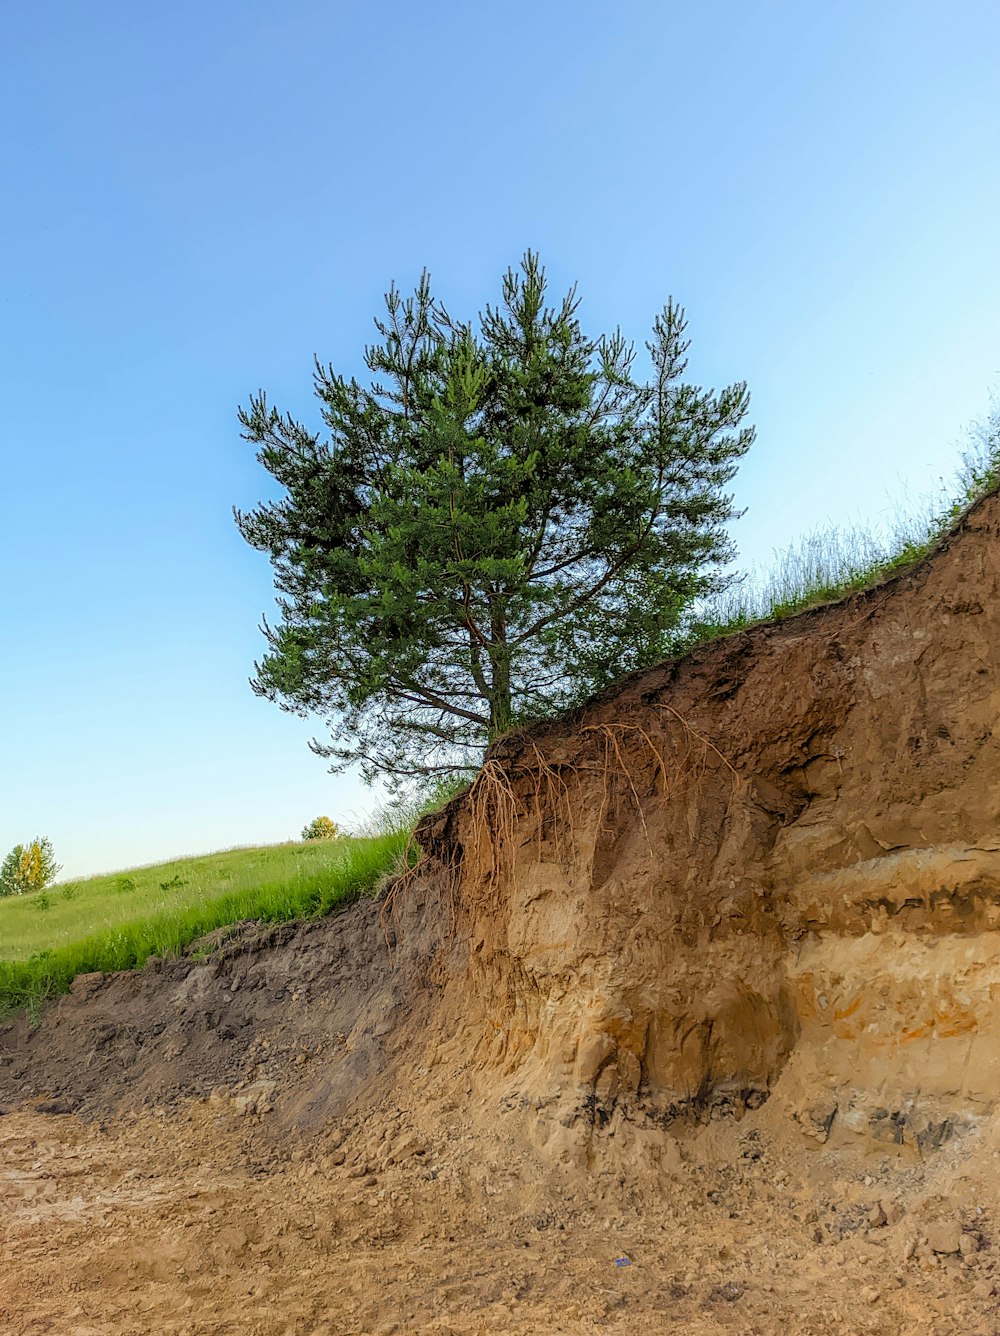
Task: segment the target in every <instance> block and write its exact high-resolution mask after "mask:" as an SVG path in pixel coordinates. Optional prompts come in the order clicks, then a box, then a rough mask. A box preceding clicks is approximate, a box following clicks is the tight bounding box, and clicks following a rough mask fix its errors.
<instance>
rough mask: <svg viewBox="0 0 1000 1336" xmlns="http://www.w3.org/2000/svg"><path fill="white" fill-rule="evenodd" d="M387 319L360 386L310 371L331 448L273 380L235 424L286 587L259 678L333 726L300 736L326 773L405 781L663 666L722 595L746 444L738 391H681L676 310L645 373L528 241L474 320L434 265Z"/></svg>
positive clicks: (267, 540)
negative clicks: (322, 738)
mask: <svg viewBox="0 0 1000 1336" xmlns="http://www.w3.org/2000/svg"><path fill="white" fill-rule="evenodd" d="M386 306H387V311H386V315H385V316H384V317H383V318H382V319H380V320H376V322H375V323H376V327H377V329H378V331H379V335H380V341H379V342H378V343H376V344H375V345H374V346H372V347H369V348H368V349H366V363H367V366H368V368H369V370H370V372H371V374H372V377H373V379H372V382H371V384H370V385H361V384H359V383H358V381H357V380H355V379H353V378H352V379H348V378H345V377H344V376H341V375H338V374H337V373H336V372H334V370H333V368H332V367H328V366H323V365H322V364H320V363H319V362H317V363H316V368H315V377H314V380H315V389H316V394H317V396H318V399H319V402H320V411H321V415H322V418H323V422H324V424H325V428H326V431H325V434H321V433H319V432H315V431H313V430H310V429H309V428H308V427H306V426H304V425H302V424H300V423H299V422H298V421H296V420H295V419H294V418H293V417H291V416H287V415H283V414H279V413H278V412H277V410H276V409H275V408H273V407H272V406H271V405H270V403H269V402H268V400H267V398H266V395H265V394H264V392H263V391H261V392H260V393H259V394H258V395H256V396H255V397H253V398H251V400H250V406H249V408H248V409H245V410H241V411H240V421H241V424H242V426H243V431H244V436H245V438H246V439H247V440H248V441H250V442H252V443H253V444H254V445H256V446H257V447H258V458H259V459H260V461H261V463H262V464H263V465H264V466H265V468H266V469H267V470H268V471H269V473H270V474H271V475H272V476H273V478H274V479H275V481H276V482H277V483H278V484H279V485H280V487H281V489H282V495H281V496H280V498H279V499H277V500H273V501H268V502H265V503H263V504H261V505H260V506H258V507H256V508H255V509H253V510H251V511H249V512H246V513H241V512H239V511H237V512H236V519H237V523H238V525H239V528H240V531H241V532H242V534H243V536H244V537H245V538H246V539H247V541H248V542H249V543H250V544H252V546H254V547H255V548H257V549H259V550H260V551H263V552H266V553H268V555H269V556H270V558H271V561H272V563H273V566H274V571H275V583H276V587H277V589H278V591H279V608H280V616H279V619H278V620H277V624H276V625H269V624H268V623H267V622H266V621H265V624H264V631H265V634H266V636H267V642H268V652H267V654H266V656H265V657H264V658H263V660H262V661H261V662H260V663H258V664H257V676H256V678H255V680H254V682H253V685H254V688H255V690H256V691H257V692H258V693H259V694H261V695H263V696H265V697H267V698H269V699H271V700H274V701H277V702H278V703H280V704H281V705H282V706H283V707H284V708H286V709H290V710H293V711H295V712H298V713H301V714H309V713H314V712H315V713H319V714H321V715H324V716H326V717H327V718H329V719H330V721H331V724H332V737H331V740H330V741H329V742H327V743H320V742H316V743H314V744H313V745H314V747H315V749H316V750H317V751H319V752H320V753H321V754H322V755H324V756H327V757H329V758H331V759H332V760H333V761H334V763H335V768H336V767H337V766H339V765H343V764H347V763H350V762H352V761H355V760H359V761H360V762H361V763H362V766H363V769H364V771H365V773H366V775H367V776H368V777H369V778H372V777H373V776H374V775H376V774H383V775H391V776H396V777H397V778H404V777H406V776H410V775H427V774H434V773H440V772H442V771H447V770H450V769H454V768H456V767H462V766H475V765H477V764H478V762H479V760H480V758H481V755H482V750H483V747H484V745H485V744H486V743H488V742H489V741H490V740H492V739H494V738H496V737H497V736H498V735H499V734H501V733H503V732H504V731H505V730H506V729H508V728H509V727H510V726H511V725H512V724H516V723H520V722H522V721H526V720H529V719H532V718H536V717H538V716H540V715H543V714H546V713H549V712H551V711H553V710H556V709H559V708H560V707H564V706H567V705H570V704H572V703H573V702H575V701H578V700H579V699H581V698H583V697H585V696H586V695H588V694H589V693H591V692H593V691H594V690H596V689H598V688H600V687H602V686H604V685H605V684H607V683H608V682H610V681H612V680H613V679H615V678H616V677H618V676H620V675H622V674H623V673H626V672H628V671H629V670H631V669H635V668H641V667H644V666H646V665H647V664H649V663H651V662H653V661H655V660H656V659H658V658H661V657H663V656H664V655H665V654H666V653H668V652H669V650H670V648H671V644H672V640H673V637H675V635H676V631H677V627H678V623H679V620H680V619H681V617H682V615H683V614H684V612H685V610H686V609H688V608H689V607H690V605H691V603H692V601H693V600H695V599H697V598H699V597H701V596H703V595H705V594H706V593H709V592H711V591H712V590H714V589H717V588H719V587H720V585H721V584H722V583H723V581H722V578H721V577H720V575H719V567H720V566H721V564H723V563H725V562H726V561H728V560H729V559H730V558H731V555H732V553H731V546H730V542H729V539H728V537H727V530H726V525H727V523H728V521H729V520H730V519H732V517H733V515H734V510H733V506H732V499H731V497H730V496H729V495H727V493H726V490H725V489H726V485H727V484H728V483H729V481H730V480H731V479H732V477H733V475H734V473H735V471H736V467H737V462H738V460H739V459H740V457H741V456H742V455H743V454H744V453H745V452H746V450H747V449H748V448H749V446H750V444H751V442H752V440H753V436H754V432H753V429H752V428H751V427H749V426H744V425H742V424H743V421H744V418H745V416H746V412H747V407H748V403H749V396H748V393H747V388H746V386H745V384H735V385H731V386H729V387H728V388H726V389H723V390H721V391H718V392H716V391H715V390H704V389H701V388H698V387H697V386H694V385H691V384H688V383H686V382H685V381H684V379H683V377H684V373H685V369H686V365H687V363H686V356H685V354H686V350H687V347H688V343H687V341H686V339H685V336H684V332H685V316H684V311H683V310H682V308H681V307H679V306H678V305H676V304H675V303H674V302H672V301H671V302H669V303H668V305H667V306H666V308H665V309H664V310H663V312H662V313H661V314H660V315H659V316H658V317H657V319H656V321H655V322H654V325H653V334H652V338H651V340H650V341H649V343H648V344H647V348H648V350H649V355H650V358H651V362H652V375H651V376H650V378H648V379H646V380H642V379H639V378H637V377H636V375H635V353H634V348H633V347H632V346H631V345H630V344H629V343H628V342H627V341H626V339H625V338H624V336H623V335H622V334H621V333H620V332H618V331H616V332H615V333H613V334H610V335H603V336H600V337H597V338H593V337H590V336H588V335H586V334H585V333H584V331H583V329H582V328H581V325H580V322H579V319H578V314H577V312H578V300H577V297H576V294H575V289H574V290H572V291H570V293H569V294H568V295H567V296H566V297H564V298H563V300H562V301H561V302H560V303H558V304H556V305H549V304H547V301H546V281H545V274H544V270H543V269H542V267H541V265H540V264H539V260H538V257H537V256H536V255H535V254H533V253H531V252H529V253H528V254H527V255H526V256H525V257H524V259H523V261H522V263H521V266H520V270H519V271H513V270H510V271H508V272H507V274H506V275H505V277H504V279H503V297H502V302H501V303H500V305H499V306H497V307H493V306H487V308H486V310H485V311H484V312H483V313H481V315H480V316H479V317H478V320H477V322H475V324H473V323H463V322H459V321H457V320H455V319H453V318H452V317H451V316H450V315H449V313H448V312H447V311H446V310H445V309H444V308H443V307H442V306H441V305H440V304H439V303H438V302H436V301H435V300H434V298H433V297H432V295H431V288H430V281H429V279H428V276H427V275H426V274H425V275H424V276H423V277H422V279H421V281H420V284H419V286H418V287H417V289H416V292H415V293H414V295H413V296H412V297H410V298H407V299H404V298H403V297H401V296H400V294H399V292H398V291H397V290H396V288H395V287H393V288H391V289H390V291H389V292H388V294H387V296H386Z"/></svg>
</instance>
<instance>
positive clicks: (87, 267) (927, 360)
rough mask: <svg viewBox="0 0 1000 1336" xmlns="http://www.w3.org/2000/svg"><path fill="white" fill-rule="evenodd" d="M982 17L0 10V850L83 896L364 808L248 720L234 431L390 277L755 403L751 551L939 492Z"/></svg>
mask: <svg viewBox="0 0 1000 1336" xmlns="http://www.w3.org/2000/svg"><path fill="white" fill-rule="evenodd" d="M998 52H1000V8H998V7H997V6H996V5H994V4H992V3H981V4H969V3H967V4H963V3H958V4H956V5H954V6H952V7H949V8H948V9H946V8H945V7H943V6H941V5H940V4H934V5H931V4H926V3H920V2H919V0H918V2H917V3H912V2H911V3H906V4H902V3H879V4H872V3H871V2H870V0H868V3H865V4H860V3H834V4H831V5H827V6H822V7H820V6H813V5H803V4H801V3H745V2H743V3H711V2H710V3H702V4H697V5H693V4H687V5H678V4H671V3H663V2H662V0H661V2H660V3H652V2H646V0H641V2H636V3H629V2H628V0H624V2H623V3H619V4H616V5H610V4H596V3H590V2H589V0H572V2H570V0H555V2H554V3H550V4H547V5H545V6H537V5H534V4H531V5H529V4H527V3H521V0H514V2H513V3H510V2H508V3H504V4H502V5H499V4H482V5H468V4H457V3H450V0H449V2H448V3H430V2H429V3H426V4H424V5H422V6H418V5H413V4H402V3H389V4H382V5H380V6H374V5H360V4H353V5H348V4H331V3H327V4H321V3H317V2H316V0H286V2H285V3H283V4H282V5H280V6H279V5H276V4H273V3H268V4H264V3H260V2H252V0H250V2H244V3H240V4H237V3H235V2H233V0H201V2H200V3H198V4H194V3H188V0H179V2H176V3H174V4H171V5H168V6H150V5H136V4H134V3H124V0H114V2H112V0H104V2H103V3H102V2H101V0H91V2H90V3H86V4H84V3H83V2H82V0H62V3H58V2H56V0H50V2H48V3H47V2H46V0H32V3H26V2H25V0H6V3H5V4H4V5H3V6H2V10H0V63H2V68H0V74H2V78H0V117H2V124H3V125H4V127H5V133H4V134H3V136H2V140H0V169H2V181H3V195H2V208H0V382H2V388H3V412H2V416H0V456H2V479H3V516H4V518H3V530H4V543H3V557H2V575H0V603H2V607H0V616H2V622H0V625H2V626H3V653H2V655H0V698H2V700H3V701H4V704H5V715H4V728H3V746H2V748H0V846H2V848H0V852H2V851H3V849H6V848H8V847H10V845H12V844H13V843H14V842H15V841H17V840H23V839H26V838H29V837H30V836H32V835H34V834H36V833H45V834H48V835H49V836H50V837H51V838H52V840H53V841H54V843H55V846H56V851H57V854H58V855H59V856H60V857H61V860H62V861H63V863H64V864H65V868H66V873H67V874H71V875H77V874H82V873H86V872H91V871H98V870H102V869H106V868H114V867H120V866H124V865H126V864H129V863H136V862H142V861H150V860H153V859H158V858H160V857H161V856H169V855H173V854H179V853H185V852H196V851H201V850H205V849H210V848H217V847H221V846H225V845H230V844H235V843H248V842H258V841H273V840H279V839H283V838H289V837H293V836H295V835H296V834H297V832H298V830H299V829H300V828H301V826H302V825H303V824H304V823H305V822H306V821H307V820H308V819H309V818H311V817H313V816H315V815H316V814H318V813H320V812H325V813H329V814H330V815H331V816H333V817H334V818H335V819H347V818H349V817H350V814H351V813H352V812H353V813H359V812H362V811H364V810H365V809H366V808H367V807H370V806H371V805H372V804H373V802H374V801H375V798H374V796H373V795H372V794H370V793H369V792H367V791H366V790H364V789H363V788H362V787H361V786H360V784H359V783H358V782H357V781H356V780H355V779H353V778H351V777H350V776H346V777H339V778H331V777H330V776H328V775H327V774H326V771H325V768H324V763H323V762H322V761H320V760H319V759H318V758H316V757H314V756H313V755H312V754H311V753H310V752H309V751H308V750H307V749H306V739H307V738H308V737H309V736H310V735H311V733H312V732H314V731H315V728H316V725H310V724H308V723H305V722H303V721H299V720H295V719H292V718H291V717H289V716H286V715H283V714H282V713H280V712H279V711H278V710H277V709H276V707H274V706H271V705H269V704H268V703H266V702H263V701H259V700H257V699H256V698H254V697H253V695H252V694H251V692H250V689H249V687H248V685H247V677H248V675H249V673H250V672H251V670H252V662H253V659H254V657H255V655H257V654H259V652H260V650H261V640H260V636H259V634H258V632H257V629H256V628H257V622H258V619H259V616H260V614H261V612H262V611H264V610H265V609H266V608H267V607H268V606H269V603H270V570H269V567H268V564H267V561H266V559H265V558H264V557H262V556H261V555H260V554H257V553H254V552H252V551H251V550H250V549H249V548H246V547H245V545H244V544H243V542H242V540H241V539H240V538H239V536H238V534H237V532H236V530H235V528H234V526H233V523H232V519H231V507H232V506H233V505H234V504H236V505H240V506H243V507H246V506H249V505H252V504H253V503H254V502H255V501H257V500H259V499H260V497H261V496H262V495H263V494H264V492H265V488H266V482H267V479H266V475H264V473H263V471H262V470H261V469H260V468H259V466H258V465H257V464H256V463H255V461H254V459H253V455H252V451H251V450H250V448H249V447H248V446H246V445H245V443H244V442H242V441H241V440H240V437H239V431H238V427H237V423H236V406H237V404H238V403H240V402H245V401H246V399H247V397H248V395H249V393H250V392H251V391H253V390H255V389H257V388H258V387H259V386H263V387H265V388H266V389H267V390H268V392H269V394H270V396H271V397H272V398H273V399H274V400H275V401H276V402H277V403H278V404H279V405H280V406H282V407H287V408H290V409H293V410H294V411H296V412H297V413H299V414H300V415H302V416H305V417H307V418H308V417H309V416H310V415H311V412H312V401H311V397H310V394H311V383H310V370H311V363H312V356H313V354H314V353H318V354H319V355H320V356H321V357H322V358H323V360H325V361H332V362H333V363H334V364H335V365H337V366H338V368H340V369H344V370H347V371H352V370H357V371H360V370H361V350H362V347H363V345H364V343H365V341H366V340H368V339H369V338H370V336H371V319H372V316H373V315H374V314H375V312H376V311H377V309H378V307H379V305H380V302H381V294H382V293H383V291H384V289H385V287H386V286H387V285H388V282H389V280H390V279H393V278H395V279H397V280H398V281H399V282H400V283H401V284H402V285H403V286H409V285H410V284H412V283H413V282H414V281H415V280H416V278H417V276H418V275H419V272H420V270H421V268H422V267H423V266H424V265H426V266H428V267H429V268H430V269H431V271H432V274H433V275H434V279H435V286H436V288H437V290H438V291H439V293H440V294H441V295H442V296H443V297H444V298H445V299H446V300H447V302H448V304H449V305H450V306H451V307H452V308H453V309H454V310H455V311H456V312H460V313H461V312H471V311H473V310H475V309H477V308H479V307H480V306H481V305H482V304H483V303H484V302H485V301H486V300H488V299H491V298H493V297H494V296H495V295H496V292H497V287H498V279H499V275H500V273H501V271H502V270H503V269H504V268H505V267H506V266H507V265H508V264H510V263H512V262H516V260H517V259H518V257H519V256H520V254H521V253H522V251H523V250H524V249H525V247H526V246H532V247H535V248H537V249H539V250H540V251H541V253H542V256H543V259H544V260H545V261H546V263H547V265H548V269H549V273H550V277H551V279H552V281H553V284H554V285H555V286H556V287H557V288H562V287H564V286H566V285H568V284H569V283H570V282H572V281H574V280H578V281H579V284H580V291H581V295H582V297H583V316H584V320H585V322H586V323H587V324H588V325H589V326H590V327H591V328H593V329H595V330H597V329H602V328H607V327H610V326H613V325H615V324H621V326H622V327H623V329H624V330H625V332H626V333H627V334H629V335H630V336H631V337H634V338H636V339H637V340H639V341H641V340H642V339H643V338H644V337H645V336H646V333H647V331H648V327H649V324H650V321H651V320H652V318H653V316H654V314H655V312H656V310H657V309H658V308H659V307H660V306H662V304H663V302H664V301H665V300H666V298H667V296H668V295H670V294H673V295H674V296H675V297H676V298H678V299H679V300H681V301H682V302H683V303H684V304H685V305H686V307H687V310H688V315H689V321H690V326H689V332H690V334H691V337H692V341H693V342H692V353H691V365H690V372H691V375H692V376H693V377H694V378H696V379H698V380H700V381H702V382H709V383H713V384H721V383H725V382H728V381H731V380H735V379H746V380H747V381H748V382H749V384H750V388H751V392H752V395H753V407H752V416H753V420H754V421H755V422H756V424H757V427H758V432H759V437H758V442H757V445H756V446H755V448H754V451H753V452H752V454H751V455H750V456H749V457H748V459H747V460H746V462H745V464H744V467H743V470H742V473H741V476H740V478H739V481H738V483H737V488H736V490H737V496H738V499H739V502H740V503H741V504H742V505H745V506H747V507H748V513H747V515H746V516H745V518H744V519H743V520H742V521H741V522H740V525H739V527H738V530H737V538H738V542H739V545H740V548H741V552H742V556H743V559H744V560H745V561H747V562H750V563H760V562H764V563H766V561H767V559H768V557H769V555H770V553H771V552H772V550H773V549H774V548H775V547H780V546H782V545H784V544H785V543H787V542H788V541H789V540H790V539H792V538H794V537H795V536H796V535H798V534H800V533H802V532H803V531H806V530H809V529H812V528H814V527H815V526H816V525H817V524H821V523H824V522H827V521H835V522H845V521H862V522H873V523H880V522H882V521H883V520H884V518H885V516H886V515H887V514H891V513H892V512H893V511H894V509H895V507H896V505H897V503H898V501H899V500H900V498H905V497H906V496H907V495H910V496H917V495H920V494H921V493H924V492H926V491H928V490H931V489H933V488H935V486H936V485H937V482H938V479H939V478H940V477H941V476H943V475H944V476H946V475H948V474H949V473H950V472H951V470H952V468H953V466H954V463H955V459H956V454H957V449H958V444H959V443H960V441H961V436H962V429H963V425H964V424H965V423H967V422H968V421H969V420H970V419H971V418H974V417H976V416H977V415H980V414H982V412H983V411H984V410H985V409H986V407H987V405H988V396H989V391H990V388H991V387H992V386H996V385H997V384H998V383H1000V262H998V250H1000V248H998V246H997V218H998V217H1000V174H998V167H997V162H998V158H997V144H998V143H1000V92H998V89H1000V77H998V76H1000V68H998V65H1000V56H998Z"/></svg>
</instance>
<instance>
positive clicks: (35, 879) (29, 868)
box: [0, 835, 62, 896]
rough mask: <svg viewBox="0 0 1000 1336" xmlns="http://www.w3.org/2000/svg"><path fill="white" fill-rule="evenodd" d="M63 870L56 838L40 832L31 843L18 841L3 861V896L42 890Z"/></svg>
mask: <svg viewBox="0 0 1000 1336" xmlns="http://www.w3.org/2000/svg"><path fill="white" fill-rule="evenodd" d="M61 871H62V868H61V865H60V864H59V863H57V862H56V860H55V852H54V850H53V848H52V841H51V840H50V839H48V838H47V837H46V836H44V835H39V836H37V837H36V838H35V839H33V840H32V841H31V843H30V844H27V845H24V844H15V845H14V847H13V849H11V851H10V853H9V854H8V855H7V857H6V858H5V859H4V860H3V863H2V864H0V896H4V895H27V894H28V893H29V892H30V891H42V890H44V889H45V887H46V886H48V885H50V884H51V883H52V882H53V881H55V879H56V877H57V876H58V875H59V873H60V872H61Z"/></svg>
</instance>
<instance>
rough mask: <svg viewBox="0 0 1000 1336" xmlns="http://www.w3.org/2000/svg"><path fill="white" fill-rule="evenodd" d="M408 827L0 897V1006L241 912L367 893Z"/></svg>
mask: <svg viewBox="0 0 1000 1336" xmlns="http://www.w3.org/2000/svg"><path fill="white" fill-rule="evenodd" d="M408 831H409V827H408V826H407V827H405V828H403V829H401V830H395V831H390V832H388V833H385V834H379V835H376V836H373V837H369V838H362V837H344V838H341V839H338V840H319V841H313V842H308V843H303V844H280V845H273V846H269V847H263V848H257V849H230V850H226V851H225V852H223V853H217V854H207V855H205V856H204V857H200V858H183V859H178V860H176V861H175V862H171V863H161V864H158V865H157V866H154V867H143V868H135V869H132V870H130V871H127V872H121V873H115V874H112V875H110V876H102V877H89V878H87V879H86V880H84V881H74V882H68V883H65V884H64V885H60V886H53V887H51V888H50V889H49V890H48V891H42V892H35V893H34V894H31V895H25V896H10V897H7V898H5V899H0V1011H10V1010H13V1009H15V1008H17V1007H20V1006H25V1005H28V1006H32V1007H37V1005H38V1004H39V1003H40V1002H41V1001H42V1000H44V998H46V997H50V996H53V995H55V994H57V993H61V992H65V991H66V989H67V988H68V987H69V985H70V983H71V982H72V981H73V979H74V977H75V976H76V975H77V974H83V973H88V972H89V971H92V970H116V969H131V968H134V967H136V966H139V965H142V964H144V963H145V961H146V960H147V959H148V958H149V957H150V956H165V955H171V954H174V953H176V952H179V951H181V950H183V949H184V947H185V946H187V945H188V944H189V943H190V942H192V941H194V940H195V939H196V938H198V937H201V936H203V935H204V934H205V933H208V932H212V931H213V930H214V929H216V928H220V927H223V926H225V925H226V924H230V923H235V922H239V921H240V920H241V919H260V920H265V921H271V922H274V921H278V920H283V919H293V918H301V917H305V916H308V915H316V914H325V913H328V912H329V911H330V910H331V909H333V908H335V907H337V906H342V905H346V904H348V903H350V901H352V900H354V899H356V898H357V897H358V896H359V895H363V894H364V893H366V892H368V891H371V890H372V889H373V888H374V887H375V885H376V884H377V882H378V880H379V878H380V877H381V876H382V875H383V874H384V873H386V872H388V871H389V870H390V869H391V867H392V866H393V864H394V863H395V861H396V860H397V859H398V857H399V856H400V854H401V853H402V851H403V849H404V848H405V846H406V842H407V839H408Z"/></svg>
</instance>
